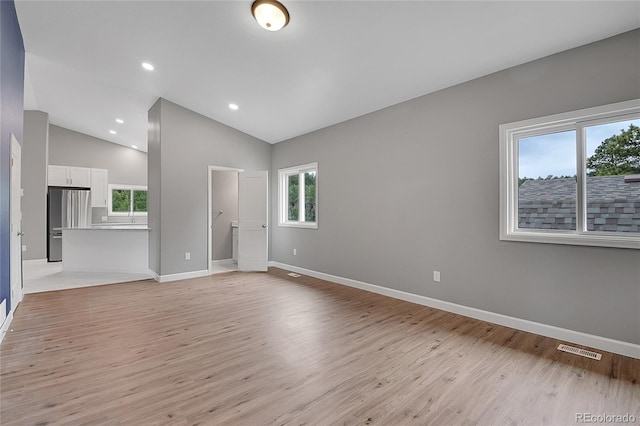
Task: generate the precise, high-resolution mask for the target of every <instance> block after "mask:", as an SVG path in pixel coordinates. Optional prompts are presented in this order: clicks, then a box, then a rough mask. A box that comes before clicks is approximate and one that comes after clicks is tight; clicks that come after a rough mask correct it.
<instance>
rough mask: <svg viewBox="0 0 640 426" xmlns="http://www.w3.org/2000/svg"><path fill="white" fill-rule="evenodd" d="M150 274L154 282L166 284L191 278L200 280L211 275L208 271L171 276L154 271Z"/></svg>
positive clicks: (150, 271)
mask: <svg viewBox="0 0 640 426" xmlns="http://www.w3.org/2000/svg"><path fill="white" fill-rule="evenodd" d="M149 273H150V274H151V276H152V277H153V279H154V280H156V281H158V282H160V283H166V282H170V281H178V280H188V279H190V278H200V277H206V276H208V275H209V271H208V270H202V271H191V272H182V273H179V274H169V275H158V274H156V273H155V272H153V271H152V270H149Z"/></svg>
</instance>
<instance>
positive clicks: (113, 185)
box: [108, 183, 149, 217]
mask: <svg viewBox="0 0 640 426" xmlns="http://www.w3.org/2000/svg"><path fill="white" fill-rule="evenodd" d="M114 189H126V190H130V191H137V190H142V191H147V197H148V196H149V192H148V191H149V190H148V189H147V187H146V186H144V185H120V184H117V183H110V184H109V185H108V192H109V193H108V202H109V213H108V214H109V216H139V217H140V216H142V217H144V216H147V212H134V211H133V202H132V204H131V210H130V211H129V212H126V213H125V212H114V211H113V210H112V209H113V190H114ZM132 201H133V200H132ZM148 203H149V199H148V198H147V210H149V204H148Z"/></svg>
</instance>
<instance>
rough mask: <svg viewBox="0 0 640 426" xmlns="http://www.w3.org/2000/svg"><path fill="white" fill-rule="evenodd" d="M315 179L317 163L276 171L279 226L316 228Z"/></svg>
mask: <svg viewBox="0 0 640 426" xmlns="http://www.w3.org/2000/svg"><path fill="white" fill-rule="evenodd" d="M317 178H318V163H311V164H305V165H302V166H297V167H289V168H286V169H280V170H278V179H279V186H280V194H279V196H280V200H279V201H280V207H279V208H280V211H279V216H280V220H279V224H280V225H281V226H297V227H302V228H317V227H318V221H317V205H318V197H317Z"/></svg>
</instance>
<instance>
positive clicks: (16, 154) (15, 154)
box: [9, 133, 23, 311]
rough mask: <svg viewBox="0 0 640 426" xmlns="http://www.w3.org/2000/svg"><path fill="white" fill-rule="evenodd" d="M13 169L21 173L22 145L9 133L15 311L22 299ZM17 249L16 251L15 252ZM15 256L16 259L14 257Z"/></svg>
mask: <svg viewBox="0 0 640 426" xmlns="http://www.w3.org/2000/svg"><path fill="white" fill-rule="evenodd" d="M14 170H17V172H18V173H21V170H22V146H21V145H20V143H18V140H17V139H16V137H15V136H14V135H13V133H12V134H11V196H10V197H11V212H10V222H11V226H10V227H11V237H10V249H9V265H10V266H9V270H10V275H11V278H10V281H11V283H10V289H11V307H10V310H11V311H15V309H16V307H17V306H18V304H19V303H20V302H21V301H22V207H21V206H22V195H23V193H22V187H21V186H22V184H21V176H20V175H18V179H15V178H14ZM15 200H18V211H17V214H18V217H15V215H16V210H15V208H16V206H15V205H14V201H15ZM16 251H17V253H16ZM16 257H17V259H16Z"/></svg>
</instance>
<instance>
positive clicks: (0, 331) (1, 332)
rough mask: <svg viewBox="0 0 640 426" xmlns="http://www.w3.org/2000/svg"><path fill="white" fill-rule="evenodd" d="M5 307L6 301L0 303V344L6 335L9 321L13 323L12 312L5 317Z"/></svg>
mask: <svg viewBox="0 0 640 426" xmlns="http://www.w3.org/2000/svg"><path fill="white" fill-rule="evenodd" d="M6 306H7V299H5V300H3V301H2V303H0V320H1V321H0V324H2V326H0V343H2V341H3V340H4V336H5V335H6V334H7V331H9V326H10V325H11V321H13V310H11V311H9V315H6ZM5 315H6V317H5Z"/></svg>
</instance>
